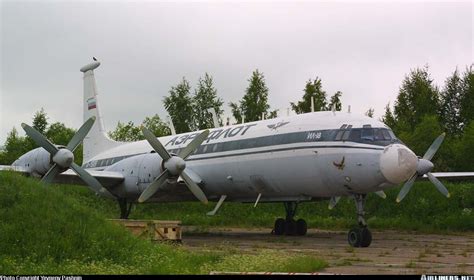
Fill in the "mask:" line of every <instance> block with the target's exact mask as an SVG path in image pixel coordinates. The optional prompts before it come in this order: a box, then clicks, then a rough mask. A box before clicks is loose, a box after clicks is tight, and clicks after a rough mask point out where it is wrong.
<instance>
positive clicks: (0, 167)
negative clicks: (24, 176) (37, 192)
mask: <svg viewBox="0 0 474 280" xmlns="http://www.w3.org/2000/svg"><path fill="white" fill-rule="evenodd" d="M0 171H15V172H20V173H29V172H28V170H26V168H23V167H21V166H11V165H0Z"/></svg>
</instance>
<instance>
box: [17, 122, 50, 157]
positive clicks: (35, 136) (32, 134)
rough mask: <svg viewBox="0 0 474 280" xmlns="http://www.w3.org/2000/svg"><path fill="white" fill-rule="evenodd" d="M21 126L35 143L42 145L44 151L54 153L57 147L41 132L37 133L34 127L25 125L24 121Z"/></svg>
mask: <svg viewBox="0 0 474 280" xmlns="http://www.w3.org/2000/svg"><path fill="white" fill-rule="evenodd" d="M21 127H22V128H23V130H24V131H25V132H26V134H27V135H28V136H30V137H31V139H33V141H35V143H36V144H37V145H38V146H40V147H43V148H44V149H45V150H46V151H48V152H49V153H50V154H51V155H54V154H56V152H57V151H58V148H56V146H54V145H53V144H52V143H51V142H50V141H49V140H48V139H46V137H44V136H43V135H42V134H41V133H39V132H38V131H37V130H36V129H34V128H32V127H31V126H29V125H27V124H26V123H22V124H21Z"/></svg>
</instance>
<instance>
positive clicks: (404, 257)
mask: <svg viewBox="0 0 474 280" xmlns="http://www.w3.org/2000/svg"><path fill="white" fill-rule="evenodd" d="M372 236H373V240H372V244H371V245H370V247H368V248H352V247H350V246H349V244H348V243H347V232H343V231H327V230H317V229H309V230H308V233H307V235H306V236H275V235H271V234H270V230H269V229H242V228H210V229H204V230H200V229H199V228H195V227H185V228H184V229H183V246H184V247H186V248H188V249H190V250H195V251H219V250H221V251H228V250H233V251H234V252H235V251H237V252H239V253H248V254H252V253H255V252H258V251H259V250H265V249H267V250H268V249H270V250H278V251H280V250H284V251H286V252H294V253H304V254H308V255H313V256H315V257H318V258H322V259H325V260H326V261H327V262H328V263H329V267H328V268H326V269H324V270H323V271H320V272H323V273H335V274H462V275H466V274H468V275H473V274H474V232H467V233H457V234H449V235H442V234H420V233H416V232H399V231H392V230H384V231H375V230H372Z"/></svg>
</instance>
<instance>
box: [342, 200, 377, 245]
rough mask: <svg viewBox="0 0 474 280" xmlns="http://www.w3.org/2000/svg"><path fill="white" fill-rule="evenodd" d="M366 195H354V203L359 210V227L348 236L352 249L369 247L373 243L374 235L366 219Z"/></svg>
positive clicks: (354, 228) (353, 229)
mask: <svg viewBox="0 0 474 280" xmlns="http://www.w3.org/2000/svg"><path fill="white" fill-rule="evenodd" d="M365 198H366V195H365V194H356V195H354V201H355V204H356V209H357V221H358V223H359V224H358V226H356V227H353V228H352V229H351V230H350V231H349V233H348V234H347V241H348V242H349V244H350V245H351V246H352V247H369V246H370V243H372V233H371V232H370V230H369V229H368V228H367V223H366V222H365V219H364V215H365V212H364V204H365Z"/></svg>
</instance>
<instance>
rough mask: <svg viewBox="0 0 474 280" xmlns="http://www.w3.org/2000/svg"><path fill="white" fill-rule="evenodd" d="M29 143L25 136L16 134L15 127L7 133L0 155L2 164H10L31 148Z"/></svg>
mask: <svg viewBox="0 0 474 280" xmlns="http://www.w3.org/2000/svg"><path fill="white" fill-rule="evenodd" d="M31 149H32V148H31V144H30V143H29V141H28V140H27V139H26V138H25V137H21V136H19V135H18V131H17V130H16V128H15V127H13V129H12V130H11V131H10V132H9V133H8V136H7V139H6V141H5V151H4V152H3V156H2V161H3V162H2V164H6V165H10V164H12V163H13V162H14V161H15V160H17V159H18V158H19V157H20V156H21V155H23V154H24V153H26V152H28V151H29V150H31Z"/></svg>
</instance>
